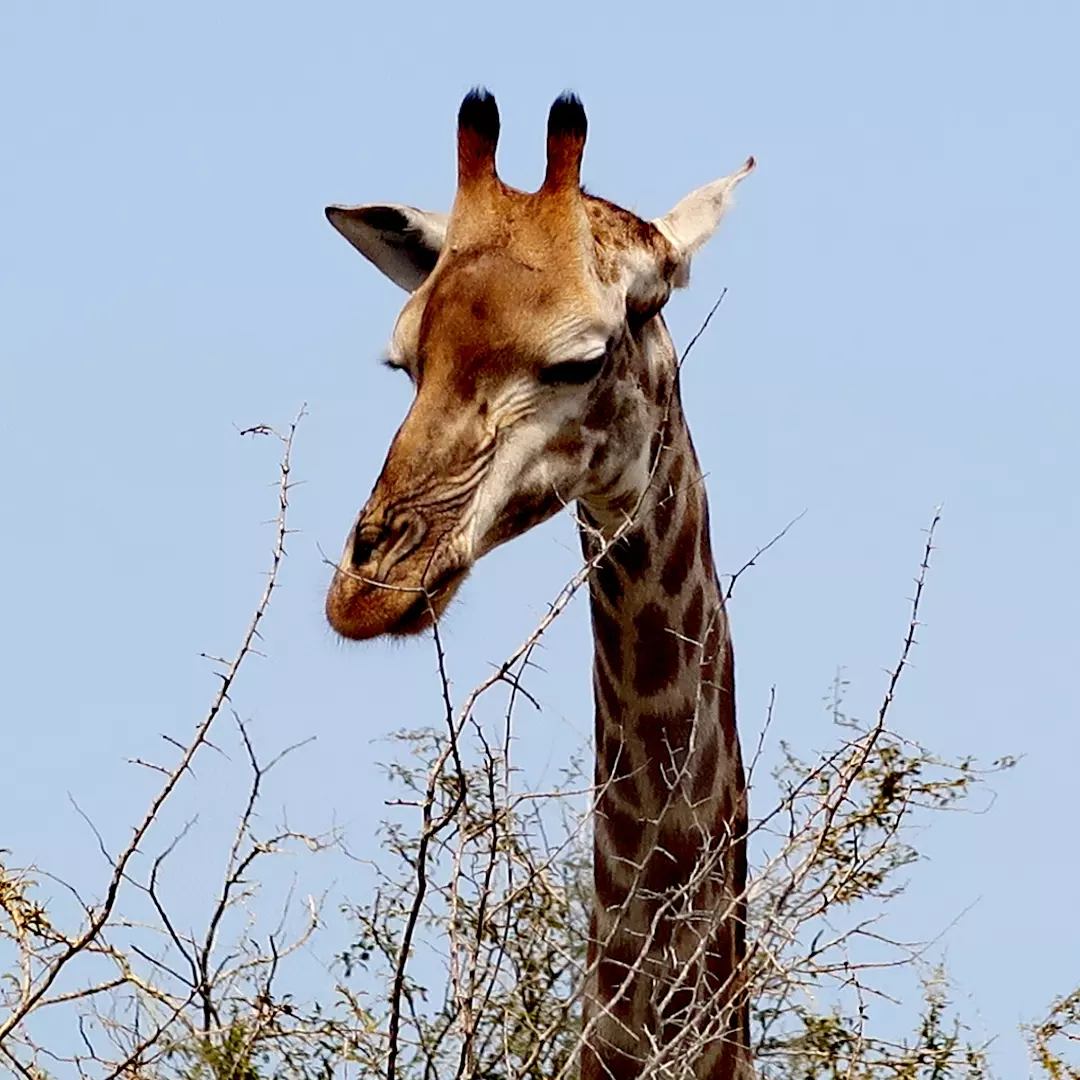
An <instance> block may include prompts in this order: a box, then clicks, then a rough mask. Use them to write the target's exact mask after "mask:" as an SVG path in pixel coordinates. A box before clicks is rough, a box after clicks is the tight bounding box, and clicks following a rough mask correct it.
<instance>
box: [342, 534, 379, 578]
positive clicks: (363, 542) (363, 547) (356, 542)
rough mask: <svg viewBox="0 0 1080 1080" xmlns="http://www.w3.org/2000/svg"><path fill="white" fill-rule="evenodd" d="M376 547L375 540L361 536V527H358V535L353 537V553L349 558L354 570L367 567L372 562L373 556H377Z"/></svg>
mask: <svg viewBox="0 0 1080 1080" xmlns="http://www.w3.org/2000/svg"><path fill="white" fill-rule="evenodd" d="M375 547H376V544H375V541H374V540H370V539H368V538H367V537H365V536H363V535H361V531H360V526H359V525H358V526H357V527H356V535H355V536H353V544H352V553H351V555H350V556H349V562H351V563H352V566H353V569H354V570H357V569H359V568H360V567H361V566H367V564H368V563H369V562H371V559H372V556H374V554H375Z"/></svg>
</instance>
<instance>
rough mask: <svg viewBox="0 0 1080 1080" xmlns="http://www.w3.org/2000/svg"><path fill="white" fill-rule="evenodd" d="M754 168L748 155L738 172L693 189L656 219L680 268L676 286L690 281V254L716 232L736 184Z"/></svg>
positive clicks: (676, 277)
mask: <svg viewBox="0 0 1080 1080" xmlns="http://www.w3.org/2000/svg"><path fill="white" fill-rule="evenodd" d="M753 168H754V159H753V158H752V157H750V158H747V159H746V161H745V162H744V164H743V166H742V168H740V169H739V170H738V172H733V173H732V174H731V175H730V176H722V177H721V178H720V179H719V180H714V181H713V182H712V183H711V184H706V185H705V186H704V187H699V188H698V189H697V190H696V191H691V192H690V194H689V195H687V196H686V198H684V199H682V200H680V202H679V203H678V204H677V205H676V206H675V207H674V209H672V210H671V211H670V212H669V213H667V214H665V215H664V216H663V217H661V218H656V219H655V220H654V221H653V224H654V225H655V226H656V227H657V228H658V229H659V230H660V231H661V232H662V233H663V234H664V236H665V237H666V238H667V240H668V242H669V243H670V244H671V246H672V247H673V248H674V249H675V256H676V259H677V267H676V270H675V276H674V278H673V280H672V284H673V285H675V286H676V287H678V286H682V285H686V284H687V283H688V282H689V281H690V259H691V256H692V255H693V254H694V252H695V251H697V249H698V248H699V247H701V246H702V245H703V244H704V243H705V241H706V240H708V239H709V237H711V236H712V234H713V233H714V232H716V227H717V226H718V225H719V224H720V219H721V218H722V217H723V216H724V214H725V213H726V212H727V211H728V209H729V208H730V207H731V204H732V201H733V199H732V196H733V192H734V191H735V188H736V186H737V185H738V183H739V181H740V180H743V179H744V178H745V177H747V176H749V175H750V173H751V171H752V170H753Z"/></svg>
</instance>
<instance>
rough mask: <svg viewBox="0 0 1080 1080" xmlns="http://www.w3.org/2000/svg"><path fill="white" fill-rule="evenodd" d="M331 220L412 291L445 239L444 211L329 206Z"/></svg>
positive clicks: (359, 247) (405, 207)
mask: <svg viewBox="0 0 1080 1080" xmlns="http://www.w3.org/2000/svg"><path fill="white" fill-rule="evenodd" d="M326 216H327V218H328V220H329V221H330V224H331V225H333V226H334V228H335V229H337V231H338V232H339V233H341V235H342V236H344V237H345V239H346V240H348V241H349V243H350V244H352V246H353V247H354V248H356V250H357V251H359V252H360V254H361V255H363V256H364V257H365V258H367V259H370V260H371V262H373V263H374V264H375V265H376V266H377V267H378V268H379V269H380V270H381V271H382V272H383V273H384V274H385V275H386V276H387V277H388V278H390V280H391V281H393V282H394V283H395V284H397V285H400V286H401V287H402V288H403V289H405V290H407V291H408V292H415V291H416V289H418V288H419V287H420V286H421V285H422V284H423V283H424V279H425V278H426V277H427V276H428V274H430V273H431V271H432V269H433V268H434V266H435V262H436V260H437V259H438V257H439V252H440V251H442V246H443V242H444V241H445V240H446V222H447V215H446V214H435V213H432V212H430V211H428V210H417V209H416V207H414V206H398V205H397V204H382V205H378V204H376V205H372V206H328V207H327V208H326Z"/></svg>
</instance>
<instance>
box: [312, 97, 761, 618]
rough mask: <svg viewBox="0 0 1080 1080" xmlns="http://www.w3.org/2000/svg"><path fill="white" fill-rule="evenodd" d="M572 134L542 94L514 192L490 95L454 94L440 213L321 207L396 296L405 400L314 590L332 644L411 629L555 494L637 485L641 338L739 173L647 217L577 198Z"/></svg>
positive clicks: (651, 425)
mask: <svg viewBox="0 0 1080 1080" xmlns="http://www.w3.org/2000/svg"><path fill="white" fill-rule="evenodd" d="M585 130H586V123H585V112H584V109H583V108H582V106H581V103H580V102H579V101H578V100H577V99H576V98H575V97H573V96H570V95H566V96H563V97H560V98H559V99H558V100H557V101H556V102H555V103H554V105H553V106H552V108H551V113H550V116H549V119H548V132H547V170H546V173H545V176H544V182H543V184H542V185H541V187H540V188H539V190H538V191H536V192H534V193H531V194H529V193H525V192H522V191H518V190H516V189H514V188H511V187H509V186H507V185H506V184H504V183H503V182H502V181H501V180H500V179H499V177H498V174H497V173H496V169H495V147H496V143H497V140H498V134H499V114H498V110H497V108H496V105H495V100H494V98H492V97H491V96H490V95H489V94H487V93H486V92H473V93H471V94H469V95H468V96H467V97H466V98H465V100H464V101H463V102H462V105H461V110H460V112H459V115H458V187H457V194H456V196H455V199H454V203H453V207H452V209H451V212H450V214H449V215H448V216H447V215H442V214H435V213H428V212H424V211H421V210H417V209H415V208H413V207H407V206H399V205H368V206H354V207H345V206H332V207H329V208H328V209H327V216H328V217H329V219H330V221H331V223H332V224H333V225H334V227H335V228H336V229H338V231H339V232H341V233H342V235H344V236H345V238H346V239H347V240H348V241H349V242H350V243H351V244H352V245H353V246H354V247H356V248H357V249H358V250H359V251H360V252H361V253H362V254H363V255H365V256H366V257H367V258H368V259H369V260H370V261H371V262H372V263H374V264H375V266H376V267H378V268H379V269H380V270H381V271H382V272H383V273H384V274H386V275H387V276H388V277H390V278H391V279H392V280H393V281H395V282H396V283H397V284H398V285H400V286H401V287H402V288H404V289H405V290H407V291H408V292H409V294H410V295H409V298H408V300H407V301H406V302H405V306H404V308H403V309H402V311H401V314H400V315H399V316H398V319H397V323H396V324H395V326H394V330H393V334H392V337H391V342H390V348H389V362H390V364H391V365H392V366H393V367H396V368H401V369H402V370H403V371H405V372H406V373H407V374H408V376H409V378H410V379H411V380H412V382H413V386H414V388H415V397H414V400H413V403H412V407H411V408H410V409H409V412H408V415H407V416H406V417H405V420H404V422H403V423H402V425H401V427H400V428H399V429H398V432H397V434H396V435H395V436H394V439H393V442H392V443H391V445H390V450H389V453H388V454H387V458H386V461H385V463H384V465H383V469H382V472H381V473H380V475H379V478H378V481H377V482H376V484H375V488H374V490H373V491H372V493H371V496H370V498H369V499H368V501H367V503H366V504H365V505H364V507H363V509H362V510H361V511H360V514H359V516H358V518H357V521H356V524H355V525H354V527H353V529H352V530H351V531H350V533H349V536H348V538H347V540H346V542H345V549H344V552H343V555H342V558H341V562H340V563H339V565H338V567H337V570H336V572H335V574H334V579H333V582H332V584H331V586H330V590H329V594H328V596H327V602H326V610H327V616H328V618H329V621H330V623H331V625H332V626H333V627H334V629H335V630H337V631H338V632H339V633H340V634H342V635H344V636H345V637H350V638H356V639H363V638H370V637H376V636H378V635H380V634H409V633H414V632H416V631H419V630H422V629H423V628H425V627H426V626H428V625H430V622H431V620H432V618H434V617H437V616H438V615H439V614H440V613H441V612H442V611H443V609H444V608H445V607H446V605H447V604H448V603H449V601H450V599H451V597H452V596H453V594H454V592H455V590H456V589H457V587H458V586H459V585H460V583H461V582H462V580H463V579H464V578H465V576H466V574H467V573H468V572H469V570H470V568H471V567H472V565H473V564H474V563H475V562H476V560H477V559H479V558H480V557H481V556H482V555H483V554H485V553H486V552H487V551H490V550H491V549H492V548H494V547H495V546H497V545H498V544H501V543H503V542H505V541H506V540H509V539H511V538H512V537H514V536H517V535H519V534H520V533H523V532H525V531H526V530H527V529H529V528H531V527H532V526H533V525H536V524H538V523H539V522H541V521H543V520H545V519H547V518H549V517H550V516H551V515H553V514H554V513H556V512H557V511H558V510H559V509H560V508H561V507H563V506H564V505H565V504H567V503H569V502H571V501H573V500H577V499H581V500H584V501H585V502H586V503H587V504H588V505H590V506H593V505H596V506H597V507H602V506H607V505H611V506H617V505H618V504H619V501H620V499H622V500H625V498H626V495H627V493H628V492H630V491H632V490H635V489H640V486H641V483H642V481H643V478H644V477H646V476H647V472H648V462H649V445H650V439H651V435H652V433H653V431H655V430H656V419H657V415H658V410H659V409H660V408H662V405H661V404H660V399H661V398H662V397H664V396H665V394H666V393H668V392H670V387H671V385H672V382H673V375H674V371H673V364H672V362H671V360H670V357H669V358H668V361H667V363H666V364H665V363H659V362H658V361H657V360H656V359H655V357H652V358H650V350H649V349H648V348H645V347H643V342H645V341H646V340H647V338H648V335H649V333H650V326H652V327H653V330H654V331H655V327H656V325H657V324H659V322H660V320H659V318H657V317H658V316H659V313H660V311H661V309H662V307H663V306H664V303H665V302H666V301H667V299H668V296H669V295H670V293H671V290H672V288H674V287H676V286H679V285H683V284H685V283H686V281H687V280H688V277H689V264H690V257H691V255H692V254H693V252H694V251H695V250H696V249H697V248H698V247H699V246H700V245H701V244H702V243H704V242H705V240H707V239H708V237H709V236H710V235H711V234H712V233H713V231H714V230H715V229H716V226H717V225H718V224H719V221H720V218H721V217H722V216H723V213H724V211H725V210H726V208H727V206H728V205H729V203H730V197H731V192H732V189H733V188H734V187H735V185H736V184H737V183H738V182H739V181H740V180H741V179H742V178H743V177H744V176H745V175H746V174H747V173H748V172H749V171H750V169H751V168H752V167H753V160H752V159H751V160H749V161H747V163H746V164H745V165H744V166H743V167H742V168H741V169H740V170H739V171H738V172H736V173H735V174H733V175H732V176H728V177H724V178H722V179H720V180H717V181H715V182H713V183H711V184H708V185H706V186H705V187H702V188H700V189H698V190H697V191H694V192H693V193H691V194H690V195H688V196H687V197H686V198H685V199H683V200H682V201H681V202H680V203H679V204H678V205H677V206H676V207H675V208H674V209H673V210H672V211H671V212H670V213H669V214H667V215H666V216H665V217H663V218H660V219H657V220H656V221H653V222H647V221H644V220H642V219H641V218H639V217H637V216H636V215H635V214H632V213H630V212H629V211H626V210H623V209H620V208H619V207H616V206H614V205H612V204H611V203H608V202H605V201H604V200H601V199H597V198H594V197H592V196H589V195H587V194H585V193H584V192H583V191H582V188H581V180H580V170H581V157H582V151H583V149H584V146H585ZM661 367H667V368H670V369H671V370H667V371H663V370H654V369H657V368H661ZM665 386H666V387H667V389H666V390H665V389H664V388H665Z"/></svg>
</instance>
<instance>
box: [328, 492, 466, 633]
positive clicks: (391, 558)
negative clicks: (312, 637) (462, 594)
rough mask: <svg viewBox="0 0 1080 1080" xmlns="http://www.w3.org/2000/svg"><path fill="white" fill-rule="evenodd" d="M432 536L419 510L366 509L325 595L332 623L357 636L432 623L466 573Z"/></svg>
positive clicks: (416, 629) (403, 630)
mask: <svg viewBox="0 0 1080 1080" xmlns="http://www.w3.org/2000/svg"><path fill="white" fill-rule="evenodd" d="M431 535H432V530H431V528H430V525H429V522H428V521H427V520H426V519H425V518H424V517H423V516H421V515H420V514H419V513H417V512H415V511H407V512H402V511H400V510H398V511H395V512H394V513H392V514H383V513H381V512H364V513H362V514H361V516H360V520H359V521H358V522H357V524H356V527H355V528H354V529H353V531H352V533H351V534H350V535H349V538H348V540H347V541H346V544H345V551H344V552H343V554H342V559H341V562H340V563H339V564H338V568H337V571H336V572H335V574H334V579H333V581H332V582H331V584H330V591H329V593H328V594H327V598H326V615H327V618H328V620H329V622H330V625H331V626H332V627H333V628H334V629H335V630H336V631H337V632H338V633H339V634H341V635H342V636H343V637H347V638H352V639H355V640H364V639H367V638H372V637H379V636H381V635H383V634H394V635H403V634H415V633H418V632H420V631H421V630H424V629H426V628H427V627H428V626H430V625H431V623H432V621H433V620H434V619H435V618H437V617H438V616H439V615H440V614H441V613H442V611H443V610H444V609H445V607H446V605H447V604H448V603H449V601H450V599H451V597H452V596H453V594H454V593H455V592H456V591H457V587H458V585H460V583H461V582H462V581H463V580H464V579H465V577H466V575H467V574H468V566H462V565H461V564H460V562H459V561H457V560H454V559H452V558H450V557H448V551H447V549H446V548H445V547H444V545H441V544H437V543H432V542H431Z"/></svg>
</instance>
